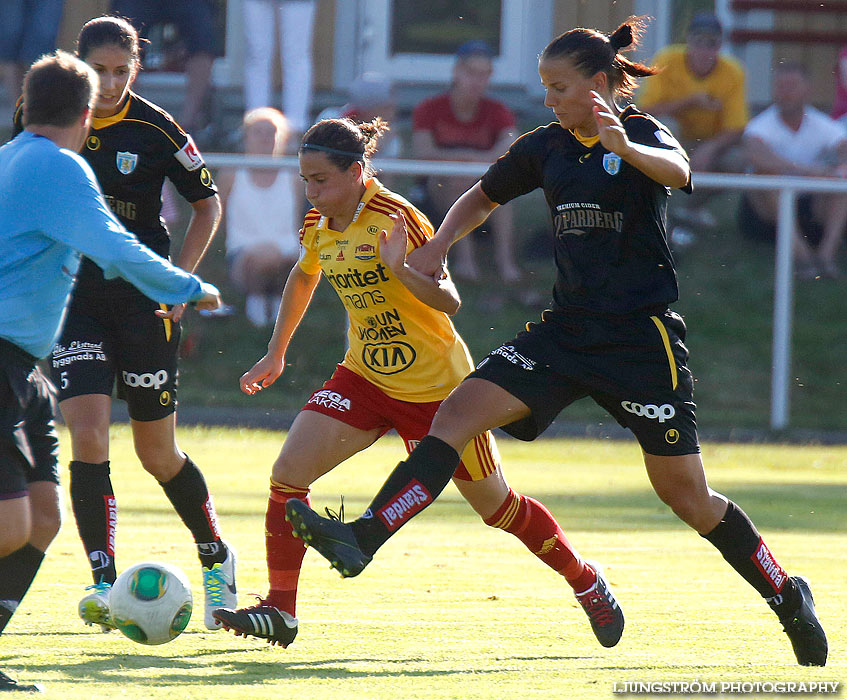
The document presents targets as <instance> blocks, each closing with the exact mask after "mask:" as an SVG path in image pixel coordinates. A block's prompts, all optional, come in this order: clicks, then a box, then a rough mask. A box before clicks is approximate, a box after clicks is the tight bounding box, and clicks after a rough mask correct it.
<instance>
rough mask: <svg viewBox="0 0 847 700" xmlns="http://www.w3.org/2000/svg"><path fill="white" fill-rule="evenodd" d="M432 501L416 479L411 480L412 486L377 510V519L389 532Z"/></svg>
mask: <svg viewBox="0 0 847 700" xmlns="http://www.w3.org/2000/svg"><path fill="white" fill-rule="evenodd" d="M430 501H432V496H431V495H430V493H429V491H427V490H426V487H425V486H424V485H423V484H422V483H420V482H419V481H418V480H417V479H412V485H411V486H410V487H409V488H408V489H406V490H405V491H404V492H403V493H401V494H400V495H399V496H397V498H395V499H394V500H393V501H391V502H390V503H389V504H388V505H386V506H384V507H383V508H381V509H380V510H379V513H378V515H379V517H380V520H382V522H383V523H385V526H386V527H387V528H388V529H389V530H392V531H394V530H396V529H397V528H399V527H400V526H401V525H402V524H403V523H405V522H406V521H407V520H409V518H411V517H412V516H414V515H415V514H416V513H419V512H420V511H422V510H423V509H424V507H425V506H426V505H428V504H429V503H430Z"/></svg>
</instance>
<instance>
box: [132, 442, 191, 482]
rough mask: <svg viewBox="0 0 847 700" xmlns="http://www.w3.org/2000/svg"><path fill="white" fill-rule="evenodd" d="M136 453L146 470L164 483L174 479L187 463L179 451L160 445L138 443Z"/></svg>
mask: <svg viewBox="0 0 847 700" xmlns="http://www.w3.org/2000/svg"><path fill="white" fill-rule="evenodd" d="M135 454H136V456H137V457H138V460H139V461H140V462H141V466H142V467H143V468H144V471H146V472H147V473H148V474H150V475H152V476H154V477H156V479H157V480H158V481H161V482H163V483H164V482H167V481H170V480H171V479H173V478H174V477H175V476H176V475H177V474H178V473H179V470H180V469H182V465H183V464H184V463H185V458H184V457H183V456H182V455H181V454H180V453H179V452H177V451H175V450H173V449H168V448H162V447H160V446H158V445H142V444H136V446H135Z"/></svg>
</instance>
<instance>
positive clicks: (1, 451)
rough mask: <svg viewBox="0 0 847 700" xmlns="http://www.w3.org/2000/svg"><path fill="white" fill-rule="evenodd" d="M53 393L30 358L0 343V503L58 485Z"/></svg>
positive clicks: (5, 341)
mask: <svg viewBox="0 0 847 700" xmlns="http://www.w3.org/2000/svg"><path fill="white" fill-rule="evenodd" d="M52 389H53V388H52V387H51V386H50V381H49V380H48V379H47V378H46V377H45V376H44V375H43V374H42V373H41V370H40V369H39V368H38V367H37V366H36V365H35V358H34V357H32V356H31V355H29V354H28V353H26V352H24V351H23V350H21V349H20V348H19V347H17V346H16V345H14V344H13V343H10V342H9V341H7V340H4V339H2V338H0V500H6V499H11V498H22V497H24V496H26V495H27V493H28V491H29V489H28V484H30V483H32V482H34V481H49V482H51V483H54V484H58V483H59V468H58V464H59V463H58V457H59V440H58V437H57V435H56V428H55V425H54V422H53V415H54V407H53V398H52Z"/></svg>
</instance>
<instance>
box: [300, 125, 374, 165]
mask: <svg viewBox="0 0 847 700" xmlns="http://www.w3.org/2000/svg"><path fill="white" fill-rule="evenodd" d="M388 130H389V126H388V122H387V121H385V120H384V119H382V118H381V117H376V118H375V119H373V120H371V121H369V122H360V123H356V122H354V121H353V120H352V119H348V118H346V117H345V118H342V119H323V120H321V121H319V122H318V123H317V124H315V125H314V126H312V127H311V128H310V129H309V130H308V131H307V132H306V133H305V134H303V139H302V140H301V141H300V149H299V152H300V153H303V151H309V150H314V151H322V152H323V153H325V154H326V157H327V158H329V160H330V162H332V163H333V164H334V165H336V166H337V167H338V169H339V170H347V168H349V167H350V166H351V165H353V163H356V162H359V163H361V164H362V166H363V173H364V175H366V176H371V175H373V174H374V169H373V168H372V167H371V164H370V159H371V157H373V155H374V153H376V149H377V147H378V141H379V137H380V136H382V134H384V133H385V132H386V131H388Z"/></svg>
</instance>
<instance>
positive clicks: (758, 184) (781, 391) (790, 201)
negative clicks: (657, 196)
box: [205, 153, 847, 430]
mask: <svg viewBox="0 0 847 700" xmlns="http://www.w3.org/2000/svg"><path fill="white" fill-rule="evenodd" d="M205 158H206V163H207V164H208V165H209V166H210V167H213V168H218V167H242V168H243V167H251V168H285V169H294V170H296V169H297V168H298V167H299V164H298V161H297V158H296V157H294V156H286V157H284V158H271V157H268V156H246V155H241V154H232V153H207V154H206V156H205ZM373 165H374V167H375V168H376V169H377V170H378V171H381V172H384V173H398V174H404V175H465V176H479V175H482V173H484V172H485V170H486V169H487V167H488V164H486V163H460V162H448V161H425V160H402V159H396V160H395V159H379V158H376V159H374V161H373ZM694 184H695V186H696V187H702V188H707V189H726V190H775V191H777V192H779V218H778V221H777V240H776V261H775V277H774V308H773V340H772V355H771V413H770V426H771V428H773V429H775V430H781V429H783V428H787V427H788V422H789V407H790V391H789V389H790V386H791V384H790V381H791V322H792V315H793V306H794V286H793V283H794V277H793V264H794V261H793V247H792V245H791V243H792V236H793V228H794V221H795V219H796V215H797V195H798V193H801V192H812V193H824V192H827V193H829V192H837V193H842V194H847V181H845V180H837V179H827V178H805V177H782V176H771V175H740V174H739V175H731V174H726V173H695V174H694Z"/></svg>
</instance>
